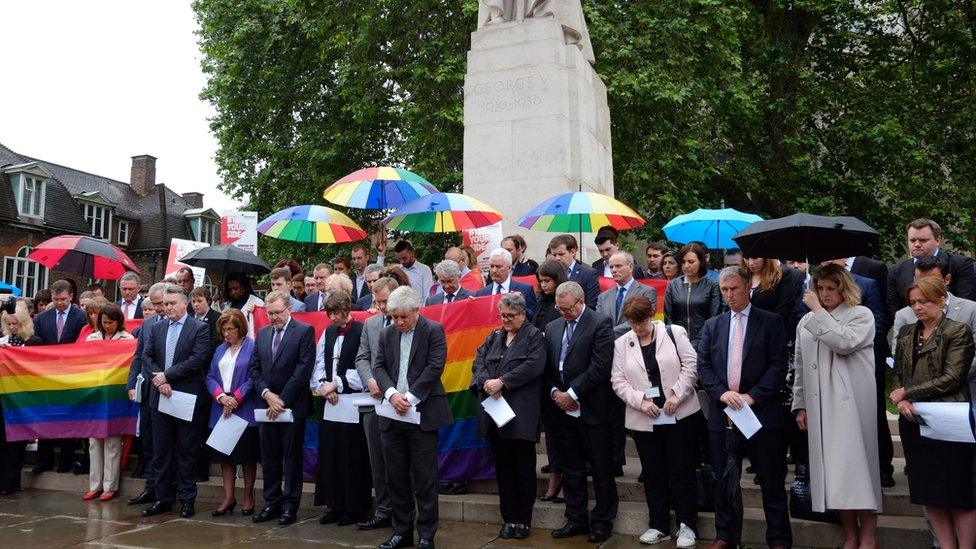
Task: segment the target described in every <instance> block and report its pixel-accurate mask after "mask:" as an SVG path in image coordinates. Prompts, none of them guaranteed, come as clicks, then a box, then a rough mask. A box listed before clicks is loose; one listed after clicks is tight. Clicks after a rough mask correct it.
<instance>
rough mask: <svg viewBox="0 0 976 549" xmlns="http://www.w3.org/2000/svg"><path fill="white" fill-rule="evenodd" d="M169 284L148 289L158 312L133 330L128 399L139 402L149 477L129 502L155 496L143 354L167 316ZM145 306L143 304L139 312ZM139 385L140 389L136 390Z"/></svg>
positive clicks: (142, 457)
mask: <svg viewBox="0 0 976 549" xmlns="http://www.w3.org/2000/svg"><path fill="white" fill-rule="evenodd" d="M167 287H169V284H167V283H165V282H157V283H156V284H153V285H152V286H151V287H150V288H149V296H148V299H149V302H150V303H152V305H153V310H155V311H158V313H157V314H154V315H152V316H150V317H149V318H147V319H146V320H145V321H144V322H143V323H142V326H139V327H138V328H136V329H135V330H133V331H132V335H134V336H135V338H136V354H135V355H133V357H132V365H131V366H130V367H129V378H128V380H126V384H125V388H126V389H127V390H128V393H129V400H131V401H134V402H138V403H139V443H140V444H141V446H142V452H141V453H140V454H139V466H138V468H137V471H138V470H141V471H142V472H144V474H145V476H146V486H145V488H143V490H142V492H140V493H139V494H137V495H135V496H133V497H131V498H129V501H128V504H129V505H142V504H144V503H150V502H152V501H154V500H155V499H156V467H155V465H154V462H153V430H152V408H151V407H150V406H149V388H150V386H151V385H152V383H150V382H149V379H150V377H151V374H150V373H149V371H148V370H144V369H143V362H142V353H143V351H144V350H145V348H146V347H145V345H146V340H147V339H149V337H148V336H149V332H150V331H152V329H153V326H155V325H156V323H157V322H160V321H161V320H163V319H165V318H166V316H165V312H164V311H163V292H164V291H165V290H166V288H167ZM141 309H142V307H141V305H140V311H141ZM137 387H138V390H137Z"/></svg>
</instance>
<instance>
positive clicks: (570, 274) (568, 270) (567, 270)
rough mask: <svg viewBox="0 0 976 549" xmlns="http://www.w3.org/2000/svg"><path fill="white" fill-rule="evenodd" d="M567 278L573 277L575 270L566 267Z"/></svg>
mask: <svg viewBox="0 0 976 549" xmlns="http://www.w3.org/2000/svg"><path fill="white" fill-rule="evenodd" d="M566 278H573V270H572V269H566Z"/></svg>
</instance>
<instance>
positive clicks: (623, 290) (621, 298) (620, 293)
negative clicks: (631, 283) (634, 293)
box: [613, 286, 627, 321]
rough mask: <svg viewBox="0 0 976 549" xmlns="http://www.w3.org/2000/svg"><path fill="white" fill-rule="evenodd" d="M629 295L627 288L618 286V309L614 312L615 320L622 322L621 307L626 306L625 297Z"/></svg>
mask: <svg viewBox="0 0 976 549" xmlns="http://www.w3.org/2000/svg"><path fill="white" fill-rule="evenodd" d="M626 293H627V287H626V286H617V307H616V308H615V309H614V310H613V319H614V320H615V321H618V320H620V306H621V305H623V304H624V295H625V294H626Z"/></svg>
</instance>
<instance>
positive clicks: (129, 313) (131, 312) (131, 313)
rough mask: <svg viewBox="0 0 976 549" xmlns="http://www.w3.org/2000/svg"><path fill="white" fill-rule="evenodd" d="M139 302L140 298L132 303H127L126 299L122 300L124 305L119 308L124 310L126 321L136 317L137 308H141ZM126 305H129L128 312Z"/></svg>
mask: <svg viewBox="0 0 976 549" xmlns="http://www.w3.org/2000/svg"><path fill="white" fill-rule="evenodd" d="M139 301H140V299H139V298H138V297H137V298H135V299H134V300H132V301H126V300H124V299H123V300H122V304H121V305H119V308H120V309H122V312H123V313H125V318H126V320H132V319H133V318H135V317H136V307H138V306H139ZM126 304H128V305H129V310H128V311H126V310H125V306H126Z"/></svg>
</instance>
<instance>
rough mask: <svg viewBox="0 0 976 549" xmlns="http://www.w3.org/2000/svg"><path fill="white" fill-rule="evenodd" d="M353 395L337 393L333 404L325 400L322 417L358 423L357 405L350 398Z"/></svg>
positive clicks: (337, 421)
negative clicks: (336, 398)
mask: <svg viewBox="0 0 976 549" xmlns="http://www.w3.org/2000/svg"><path fill="white" fill-rule="evenodd" d="M352 396H353V395H339V400H337V401H336V403H335V404H329V401H328V400H326V401H325V405H324V406H323V407H322V408H324V410H323V412H322V419H324V420H326V421H334V422H336V423H359V407H358V406H356V404H355V402H353V400H352Z"/></svg>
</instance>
